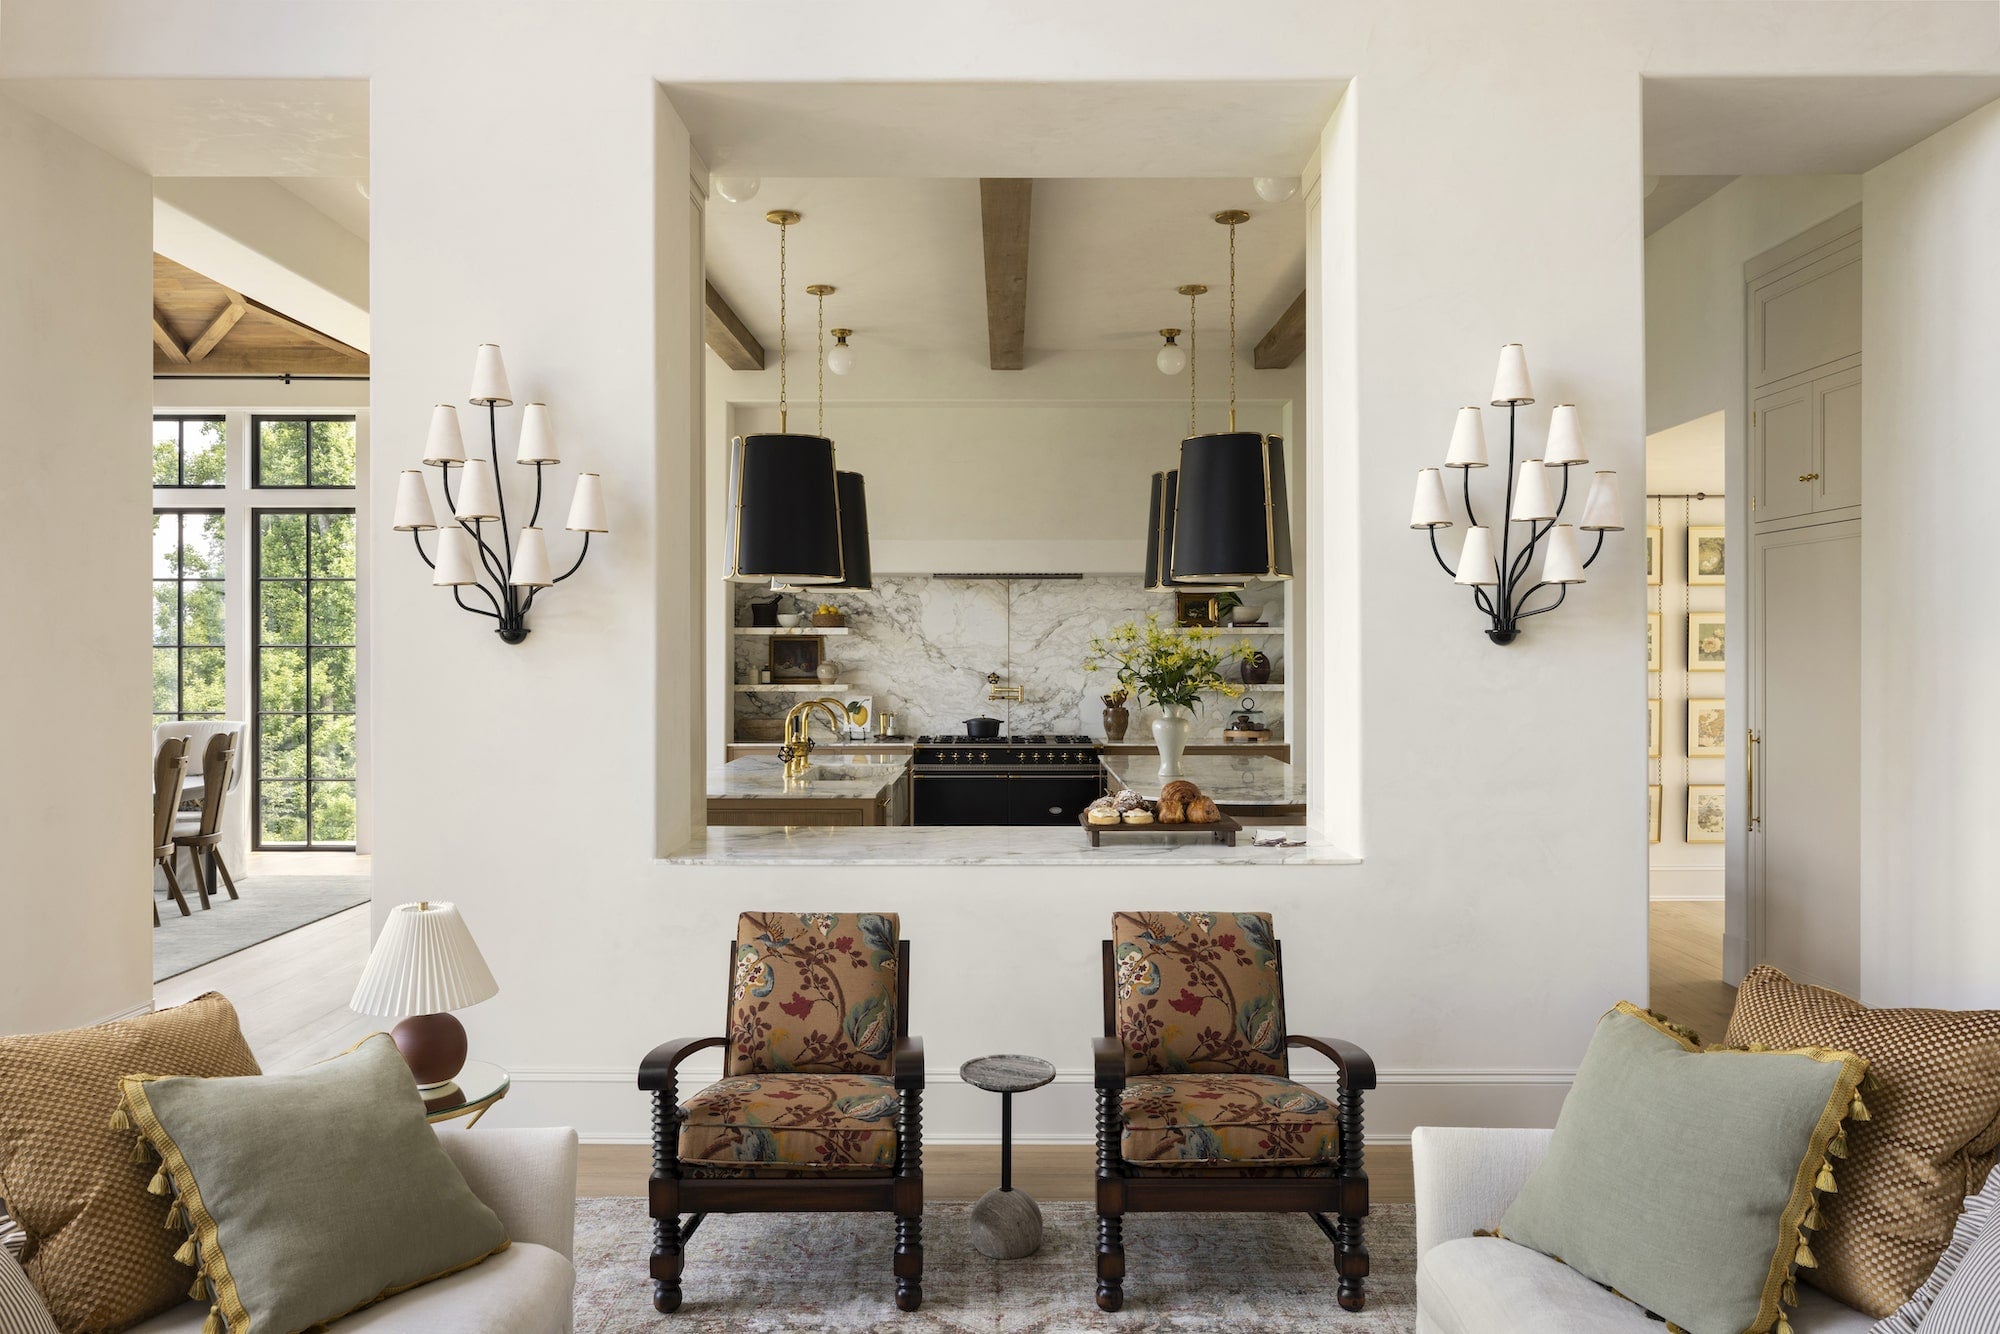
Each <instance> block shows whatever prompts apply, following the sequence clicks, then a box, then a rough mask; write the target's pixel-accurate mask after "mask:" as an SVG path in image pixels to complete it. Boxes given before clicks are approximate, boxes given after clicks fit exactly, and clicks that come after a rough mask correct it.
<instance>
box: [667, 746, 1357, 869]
mask: <svg viewBox="0 0 2000 1334" xmlns="http://www.w3.org/2000/svg"><path fill="white" fill-rule="evenodd" d="M1156 763H1157V761H1156ZM1297 837H1298V838H1299V839H1300V840H1302V841H1301V842H1299V843H1298V844H1297V845H1296V846H1293V847H1267V848H1260V847H1256V846H1254V845H1253V844H1252V843H1251V842H1250V840H1249V839H1248V838H1245V839H1243V840H1242V841H1241V842H1239V843H1238V844H1237V845H1236V846H1235V847H1226V846H1224V845H1223V844H1220V843H1217V842H1215V841H1213V840H1212V839H1193V838H1187V837H1184V836H1177V835H1173V834H1154V835H1151V836H1150V837H1149V836H1146V835H1133V836H1132V837H1131V838H1129V839H1121V840H1119V842H1118V843H1117V844H1116V845H1115V846H1114V845H1113V844H1112V843H1111V842H1109V841H1108V840H1107V841H1106V843H1105V844H1104V846H1103V847H1101V848H1093V847H1092V846H1090V840H1089V838H1088V836H1087V832H1086V831H1085V830H1082V829H1079V828H1078V827H1076V826H1075V825H1069V826H1058V825H934V826H923V825H919V826H917V827H915V828H911V829H806V828H799V827H797V826H793V827H791V828H764V829H749V828H740V827H739V828H727V829H725V828H715V827H710V828H709V829H707V830H701V831H697V832H696V834H695V836H694V837H693V838H692V839H690V840H689V841H688V843H687V844H686V845H684V846H682V847H679V848H676V849H675V850H674V851H673V852H671V853H670V854H668V855H667V856H665V857H663V858H661V859H660V860H661V862H662V863H663V864H665V865H669V866H825V867H834V866H839V867H853V866H1001V867H1022V866H1110V865H1120V864H1126V865H1135V866H1142V867H1146V868H1148V873H1150V871H1151V869H1152V868H1162V867H1186V868H1191V869H1195V870H1206V869H1208V868H1210V867H1219V866H1263V867H1271V866H1351V865H1356V864H1358V863H1359V862H1360V860H1361V859H1360V858H1359V857H1356V856H1355V855H1354V854H1352V853H1350V852H1348V851H1346V850H1344V849H1342V848H1340V847H1337V846H1335V845H1334V844H1332V843H1329V842H1327V841H1325V840H1324V839H1321V838H1320V837H1318V836H1317V835H1316V834H1313V833H1311V832H1309V831H1307V830H1303V829H1302V830H1298V831H1297ZM936 883H937V884H938V885H939V887H940V888H945V889H952V888H956V887H957V882H954V881H951V880H939V881H937V882H936Z"/></svg>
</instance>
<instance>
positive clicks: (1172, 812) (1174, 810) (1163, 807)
mask: <svg viewBox="0 0 2000 1334" xmlns="http://www.w3.org/2000/svg"><path fill="white" fill-rule="evenodd" d="M1168 786H1172V785H1171V784H1169V785H1168ZM1155 818H1157V819H1158V820H1159V822H1160V823H1161V824H1186V823H1187V803H1186V802H1184V801H1182V800H1181V799H1180V798H1179V797H1170V796H1168V795H1167V794H1166V793H1165V792H1161V793H1160V800H1159V802H1158V803H1157V814H1156V817H1155Z"/></svg>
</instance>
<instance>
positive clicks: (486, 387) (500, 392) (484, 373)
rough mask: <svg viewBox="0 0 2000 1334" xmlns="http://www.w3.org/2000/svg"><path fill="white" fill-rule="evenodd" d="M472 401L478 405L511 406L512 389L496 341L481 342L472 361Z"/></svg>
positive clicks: (512, 401) (512, 398)
mask: <svg viewBox="0 0 2000 1334" xmlns="http://www.w3.org/2000/svg"><path fill="white" fill-rule="evenodd" d="M472 401H473V402H474V403H476V404H478V405H479V406H480V407H482V408H483V407H487V406H489V405H490V406H492V407H497V408H506V407H512V406H513V404H514V391H513V390H512V389H511V388H509V387H508V385H507V365H506V363H505V362H503V361H501V360H500V345H499V344H498V343H481V344H480V345H479V355H478V357H477V358H476V359H475V360H474V361H473V363H472Z"/></svg>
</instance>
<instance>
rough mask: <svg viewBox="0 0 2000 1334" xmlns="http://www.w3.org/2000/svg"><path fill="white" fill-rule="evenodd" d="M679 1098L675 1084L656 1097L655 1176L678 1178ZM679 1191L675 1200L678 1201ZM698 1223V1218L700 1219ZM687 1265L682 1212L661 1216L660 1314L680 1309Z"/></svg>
mask: <svg viewBox="0 0 2000 1334" xmlns="http://www.w3.org/2000/svg"><path fill="white" fill-rule="evenodd" d="M675 1102H676V1099H675V1097H674V1090H673V1087H672V1084H671V1083H669V1085H668V1087H667V1089H666V1090H665V1091H664V1092H659V1093H655V1094H654V1095H653V1177H654V1179H655V1180H658V1179H659V1178H661V1177H668V1178H673V1177H678V1176H679V1174H680V1173H679V1168H680V1162H679V1158H678V1154H679V1151H680V1144H679V1137H680V1126H679V1122H678V1120H677V1117H676V1113H675V1112H674V1111H670V1110H669V1109H670V1108H673V1107H674V1106H675ZM678 1189H679V1187H678V1186H676V1187H675V1190H676V1195H675V1196H674V1197H673V1198H675V1199H676V1201H677V1200H678V1193H677V1192H678ZM697 1221H699V1216H697ZM686 1262H687V1246H686V1243H685V1240H684V1238H683V1236H682V1233H681V1216H680V1214H679V1212H674V1213H668V1214H661V1215H659V1216H657V1217H655V1218H654V1219H653V1258H652V1263H651V1272H652V1276H653V1309H654V1310H655V1311H658V1312H659V1313H660V1314H661V1315H672V1314H673V1313H674V1312H675V1311H678V1310H680V1309H681V1269H682V1267H683V1266H684V1265H685V1264H686Z"/></svg>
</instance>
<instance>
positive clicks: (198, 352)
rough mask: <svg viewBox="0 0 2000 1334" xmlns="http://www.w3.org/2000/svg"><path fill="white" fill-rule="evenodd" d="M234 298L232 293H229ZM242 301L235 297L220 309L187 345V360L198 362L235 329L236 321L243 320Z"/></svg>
mask: <svg viewBox="0 0 2000 1334" xmlns="http://www.w3.org/2000/svg"><path fill="white" fill-rule="evenodd" d="M231 295H232V296H234V295H235V294H234V293H231ZM243 309H244V308H243V299H242V298H241V297H237V299H236V300H234V301H231V302H230V303H229V304H228V305H226V306H224V307H223V308H222V313H221V314H220V315H217V316H216V317H215V318H214V319H213V320H211V321H210V322H209V325H208V327H207V328H206V329H203V330H202V331H201V337H199V338H197V339H195V340H194V341H193V342H192V343H189V344H188V350H187V360H189V361H191V362H192V361H200V360H201V359H202V358H203V357H206V356H207V355H208V354H209V353H211V352H213V351H214V350H215V345H216V344H217V343H219V342H221V341H222V340H223V338H224V337H226V336H227V335H228V333H229V331H230V330H231V329H234V328H235V327H236V321H238V320H240V319H242V318H243Z"/></svg>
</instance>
